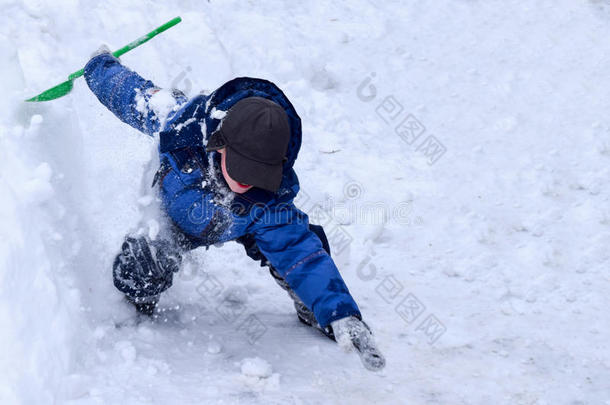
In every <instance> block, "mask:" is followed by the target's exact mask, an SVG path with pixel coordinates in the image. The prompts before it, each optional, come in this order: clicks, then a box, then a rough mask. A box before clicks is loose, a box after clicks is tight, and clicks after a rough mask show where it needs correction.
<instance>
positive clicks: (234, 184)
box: [218, 148, 253, 194]
mask: <svg viewBox="0 0 610 405" xmlns="http://www.w3.org/2000/svg"><path fill="white" fill-rule="evenodd" d="M218 152H220V155H221V156H222V157H221V159H220V167H221V169H222V176H223V177H224V178H225V181H226V182H227V184H228V185H229V188H230V189H231V191H233V192H234V193H237V194H242V193H245V192H246V191H248V190H250V189H251V188H252V187H253V186H249V185H247V184H242V183H240V182H238V181H235V180H233V179H232V178H231V176H229V172H227V162H226V161H227V158H226V155H225V148H222V149H219V150H218Z"/></svg>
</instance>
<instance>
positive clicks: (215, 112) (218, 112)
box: [210, 108, 227, 120]
mask: <svg viewBox="0 0 610 405" xmlns="http://www.w3.org/2000/svg"><path fill="white" fill-rule="evenodd" d="M210 115H211V116H212V118H216V119H217V120H221V119H223V118H224V117H225V115H227V112H226V111H222V110H217V109H215V108H214V109H212V112H211V114H210Z"/></svg>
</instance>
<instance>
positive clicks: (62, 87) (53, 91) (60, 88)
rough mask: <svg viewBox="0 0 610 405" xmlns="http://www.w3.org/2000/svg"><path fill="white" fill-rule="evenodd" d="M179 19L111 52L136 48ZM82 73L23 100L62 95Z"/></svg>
mask: <svg viewBox="0 0 610 405" xmlns="http://www.w3.org/2000/svg"><path fill="white" fill-rule="evenodd" d="M180 21H182V19H181V18H180V17H176V18H174V19H173V20H170V21H168V22H166V23H165V24H163V25H162V26H160V27H159V28H157V29H155V30H153V31H151V32H149V33H148V34H146V35H144V36H142V37H140V38H138V39H136V40H135V41H133V42H131V43H129V44H127V45H125V46H124V47H122V48H121V49H119V50H118V51H114V52H112V54H113V55H114V56H115V57H117V58H118V57H119V56H121V55H123V54H125V53H127V52H129V51H131V50H132V49H133V48H136V47H138V46H140V45H142V44H143V43H144V42H147V41H148V40H150V39H151V38H153V37H155V36H156V35H157V34H160V33H162V32H163V31H165V30H167V29H169V28H171V27H173V26H174V25H176V24H178V23H179V22H180ZM82 75H83V69H81V70H79V71H77V72H74V73H72V74H71V75H70V76H68V80H66V81H65V82H63V83H60V84H58V85H57V86H55V87H51V88H50V89H49V90H46V91H43V92H42V93H40V94H39V95H37V96H35V97H32V98H30V99H28V100H25V101H49V100H55V99H56V98H60V97H63V96H65V95H66V94H68V93H69V92H71V91H72V86H73V82H74V79H76V78H77V77H81V76H82Z"/></svg>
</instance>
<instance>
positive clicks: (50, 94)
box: [25, 79, 73, 101]
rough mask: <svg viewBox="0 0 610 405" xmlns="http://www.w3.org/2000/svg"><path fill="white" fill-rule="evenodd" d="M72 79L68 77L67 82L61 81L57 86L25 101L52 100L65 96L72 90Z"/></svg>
mask: <svg viewBox="0 0 610 405" xmlns="http://www.w3.org/2000/svg"><path fill="white" fill-rule="evenodd" d="M72 81H73V80H72V79H68V80H66V81H65V82H63V83H60V84H58V85H57V86H55V87H52V88H50V89H49V90H46V91H43V92H42V93H40V94H39V95H37V96H35V97H32V98H29V99H27V100H25V101H50V100H55V99H56V98H60V97H63V96H65V95H66V94H68V93H69V92H71V91H72V87H73V84H72Z"/></svg>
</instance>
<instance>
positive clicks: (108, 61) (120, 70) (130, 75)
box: [84, 53, 186, 135]
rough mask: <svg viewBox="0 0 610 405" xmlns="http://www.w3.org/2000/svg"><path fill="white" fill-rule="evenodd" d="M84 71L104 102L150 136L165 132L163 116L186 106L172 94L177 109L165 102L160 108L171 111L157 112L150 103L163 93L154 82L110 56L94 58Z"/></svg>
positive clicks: (184, 99)
mask: <svg viewBox="0 0 610 405" xmlns="http://www.w3.org/2000/svg"><path fill="white" fill-rule="evenodd" d="M84 70H85V80H86V81H87V85H88V86H89V88H90V89H91V91H92V92H93V93H94V94H95V95H96V96H97V98H98V99H99V100H100V102H101V103H102V104H104V105H105V106H106V107H107V108H108V109H109V110H110V111H112V113H113V114H114V115H116V116H117V117H118V118H119V119H120V120H121V121H123V122H125V123H127V124H129V125H131V126H132V127H134V128H135V129H137V130H139V131H141V132H144V133H145V134H148V135H152V134H153V133H155V132H156V131H159V130H160V129H162V128H161V124H163V121H164V120H165V118H166V117H165V116H162V115H167V112H170V111H172V110H173V111H175V110H176V109H177V106H179V105H180V104H183V103H185V102H186V97H185V96H184V95H182V94H173V93H172V94H170V95H169V96H168V98H169V97H173V99H174V101H175V105H174V106H173V108H172V106H168V105H167V104H168V103H167V102H166V100H162V101H163V103H159V104H163V107H164V109H165V108H167V111H164V112H160V111H155V109H154V108H153V107H152V106H151V103H150V100H151V98H152V97H153V95H155V94H156V93H157V92H158V91H159V90H160V89H159V88H158V87H156V86H155V85H154V84H153V83H152V82H151V81H150V80H145V79H143V78H142V77H140V76H139V75H138V74H137V73H135V72H133V71H131V70H129V69H128V68H126V67H125V66H123V65H121V62H120V61H119V60H118V59H117V58H115V57H114V56H112V55H111V54H110V53H102V54H100V55H97V56H95V57H93V58H92V59H91V60H90V61H89V62H88V63H87V65H86V66H85V69H84ZM163 96H166V95H165V94H163ZM170 100H171V98H170ZM169 104H172V102H171V101H170V103H169Z"/></svg>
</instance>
